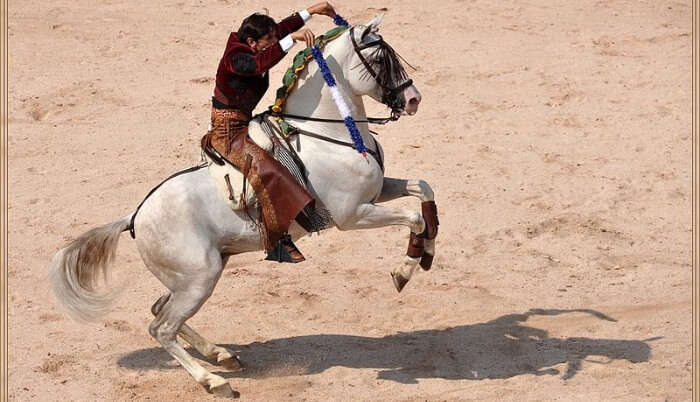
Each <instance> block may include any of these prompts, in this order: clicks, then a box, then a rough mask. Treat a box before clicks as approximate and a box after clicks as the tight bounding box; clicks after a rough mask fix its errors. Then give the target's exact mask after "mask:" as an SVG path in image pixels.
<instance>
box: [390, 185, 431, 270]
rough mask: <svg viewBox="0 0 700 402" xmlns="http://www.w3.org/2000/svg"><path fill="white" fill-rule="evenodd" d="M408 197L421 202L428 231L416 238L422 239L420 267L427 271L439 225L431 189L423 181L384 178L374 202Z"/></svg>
mask: <svg viewBox="0 0 700 402" xmlns="http://www.w3.org/2000/svg"><path fill="white" fill-rule="evenodd" d="M408 196H412V197H417V198H419V199H420V200H421V201H422V203H421V209H422V213H423V219H424V220H425V223H426V225H427V226H428V229H427V231H425V232H423V233H421V234H420V235H419V236H418V237H419V238H422V239H423V248H424V253H423V255H422V257H421V261H420V266H421V267H422V268H423V269H424V270H426V271H427V270H429V269H430V267H431V266H432V264H433V256H434V255H435V236H437V229H438V224H439V221H438V217H437V207H436V205H435V195H434V193H433V189H432V188H431V187H430V185H429V184H428V183H427V182H426V181H424V180H407V179H395V178H392V177H385V178H384V182H383V184H382V192H381V194H380V195H379V197H377V200H376V202H387V201H391V200H395V199H397V198H401V197H408ZM411 239H412V241H413V236H411ZM409 247H410V245H409Z"/></svg>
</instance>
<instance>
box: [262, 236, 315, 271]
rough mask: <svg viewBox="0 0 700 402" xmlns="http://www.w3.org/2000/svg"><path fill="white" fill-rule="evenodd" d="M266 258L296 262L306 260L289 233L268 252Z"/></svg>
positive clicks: (268, 259)
mask: <svg viewBox="0 0 700 402" xmlns="http://www.w3.org/2000/svg"><path fill="white" fill-rule="evenodd" d="M265 260H267V261H277V262H290V263H292V264H296V263H298V262H302V261H305V260H306V258H304V256H303V255H302V254H301V251H299V249H298V248H297V246H295V245H294V243H293V242H292V238H291V237H290V236H289V235H285V236H284V237H282V238H281V239H279V240H278V241H277V243H276V244H275V245H274V246H273V247H272V249H271V250H270V251H269V252H268V253H267V257H265Z"/></svg>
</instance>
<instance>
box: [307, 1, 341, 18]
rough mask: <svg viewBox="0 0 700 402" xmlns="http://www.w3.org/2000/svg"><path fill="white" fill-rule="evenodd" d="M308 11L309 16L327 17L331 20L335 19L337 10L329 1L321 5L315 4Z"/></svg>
mask: <svg viewBox="0 0 700 402" xmlns="http://www.w3.org/2000/svg"><path fill="white" fill-rule="evenodd" d="M306 11H308V12H309V14H319V15H327V16H329V17H331V18H334V17H335V9H334V8H333V6H332V5H331V3H329V2H327V1H322V2H320V3H317V4H314V5H313V6H311V7H309V8H307V9H306Z"/></svg>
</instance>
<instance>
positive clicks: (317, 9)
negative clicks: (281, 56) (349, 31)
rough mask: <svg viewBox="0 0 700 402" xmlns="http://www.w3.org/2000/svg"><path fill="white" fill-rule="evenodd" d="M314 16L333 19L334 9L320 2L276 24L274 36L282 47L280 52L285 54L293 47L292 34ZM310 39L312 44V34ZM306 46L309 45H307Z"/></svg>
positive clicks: (327, 3) (328, 4)
mask: <svg viewBox="0 0 700 402" xmlns="http://www.w3.org/2000/svg"><path fill="white" fill-rule="evenodd" d="M314 14H320V15H327V16H329V17H331V18H333V17H335V9H334V8H333V6H332V5H331V4H330V3H329V2H327V1H322V2H320V3H316V4H314V5H313V6H311V7H309V8H306V9H304V10H300V11H299V12H297V13H294V14H292V15H291V16H289V17H287V18H285V19H283V20H282V21H280V23H279V24H277V31H276V34H277V38H278V39H279V41H280V44H281V45H282V50H284V51H285V52H286V51H288V50H289V49H290V48H291V47H292V45H294V40H295V38H292V37H291V34H292V32H296V31H298V30H299V29H301V27H303V26H304V24H305V23H306V21H308V20H309V19H310V18H311V16H312V15H314ZM307 36H308V35H307ZM311 38H312V39H311V42H313V33H312V34H311ZM306 41H307V42H309V40H308V39H306ZM307 45H309V44H308V43H307ZM309 46H310V45H309Z"/></svg>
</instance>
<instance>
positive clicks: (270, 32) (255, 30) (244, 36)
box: [238, 13, 277, 53]
mask: <svg viewBox="0 0 700 402" xmlns="http://www.w3.org/2000/svg"><path fill="white" fill-rule="evenodd" d="M276 28H277V23H276V22H275V20H273V19H272V18H270V17H268V16H267V15H264V14H260V13H255V14H253V15H251V16H250V17H248V18H246V19H244V20H243V22H242V23H241V27H240V28H238V40H240V41H241V42H243V43H245V44H247V45H248V46H250V47H251V48H253V50H255V51H256V52H258V53H260V52H262V51H263V50H265V49H267V48H268V47H270V46H272V45H274V44H275V43H277V36H276V35H275V29H276Z"/></svg>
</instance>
